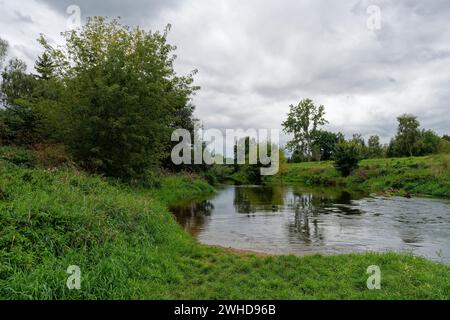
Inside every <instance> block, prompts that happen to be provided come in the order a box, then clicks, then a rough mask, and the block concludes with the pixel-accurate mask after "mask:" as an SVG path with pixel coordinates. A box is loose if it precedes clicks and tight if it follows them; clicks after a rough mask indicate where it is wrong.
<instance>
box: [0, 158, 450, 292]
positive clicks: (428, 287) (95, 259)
mask: <svg viewBox="0 0 450 320" xmlns="http://www.w3.org/2000/svg"><path fill="white" fill-rule="evenodd" d="M212 191H213V190H212V188H211V187H210V186H209V185H208V184H206V183H205V182H202V181H199V180H194V179H191V178H187V177H181V176H178V177H169V178H166V179H165V180H164V181H163V183H162V186H161V188H159V189H153V190H143V189H133V188H131V187H128V186H125V185H121V184H117V183H112V182H108V181H107V180H105V179H103V178H101V177H97V176H90V175H87V174H84V173H80V172H74V171H70V170H60V171H51V172H50V171H46V170H40V169H25V168H20V167H17V166H15V165H12V164H10V163H8V162H5V161H0V230H1V232H0V298H1V299H132V298H134V299H137V298H138V299H219V298H222V299H230V298H236V299H253V298H254V299H269V298H281V299H313V298H319V299H323V298H331V299H342V298H356V299H361V298H369V299H380V298H387V299H417V298H424V299H448V298H449V295H450V294H449V290H450V289H449V283H450V275H449V268H448V267H447V266H444V265H440V264H437V263H434V262H431V261H427V260H425V259H422V258H418V257H414V256H411V255H403V254H402V255H400V254H394V253H385V254H375V253H368V254H358V255H340V256H327V257H323V256H310V257H304V258H299V257H294V256H283V257H270V256H269V257H260V256H255V255H243V254H237V253H236V254H234V253H230V252H228V251H224V250H221V249H218V248H210V247H207V246H203V245H200V244H198V243H196V242H195V241H194V240H193V239H192V238H191V237H190V236H189V235H187V234H186V233H185V232H184V231H183V230H182V228H181V227H180V226H179V225H178V224H177V223H176V222H175V220H174V218H173V217H172V215H171V214H170V213H169V212H168V210H167V203H168V201H174V200H180V199H182V198H186V197H191V196H198V195H202V194H208V193H211V192H212ZM71 265H76V266H79V267H80V270H81V289H80V290H69V289H68V288H67V286H66V282H67V279H68V277H69V274H67V273H66V271H67V268H68V267H69V266H71ZM370 265H378V266H379V267H380V268H381V272H382V280H381V286H382V288H381V290H368V289H367V287H366V281H367V278H368V276H369V275H368V274H366V270H367V267H368V266H370Z"/></svg>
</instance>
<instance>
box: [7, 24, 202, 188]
mask: <svg viewBox="0 0 450 320" xmlns="http://www.w3.org/2000/svg"><path fill="white" fill-rule="evenodd" d="M168 30H169V28H167V29H166V30H165V31H164V33H160V32H146V31H144V30H142V29H140V28H129V27H127V26H123V25H121V24H120V23H119V22H118V21H116V20H113V21H107V20H106V19H104V18H101V17H94V18H90V19H88V21H87V23H86V25H84V26H83V28H82V29H81V30H77V31H75V30H73V31H69V32H66V33H64V39H65V43H64V44H63V45H61V46H58V47H54V46H52V45H51V44H49V42H48V41H47V40H46V38H45V37H44V36H42V37H41V38H40V39H39V42H40V43H41V45H42V47H43V49H44V52H43V53H42V55H41V56H40V57H39V58H38V60H37V61H36V65H35V70H36V73H27V67H26V65H25V64H24V63H23V62H22V61H20V60H18V59H12V60H11V61H9V63H8V64H7V66H6V67H5V69H4V71H3V73H2V81H1V98H2V99H1V100H2V103H3V105H4V108H0V143H1V144H8V145H20V146H28V147H31V148H34V147H35V146H36V145H37V144H46V145H52V144H63V145H65V146H66V147H67V151H68V152H69V153H70V155H71V157H72V158H73V160H74V161H75V162H76V164H77V165H78V166H79V167H81V168H83V169H84V170H88V171H91V172H98V173H101V174H105V175H108V176H112V177H119V178H121V179H122V180H130V179H142V178H145V177H146V175H147V174H149V172H150V173H152V172H155V171H157V170H158V169H160V168H161V167H170V169H176V168H173V167H172V163H171V162H170V150H171V146H172V145H171V139H170V137H171V134H172V131H173V130H174V129H177V128H185V129H187V130H191V132H192V131H193V130H192V129H193V128H194V122H195V120H194V118H193V110H194V107H193V105H192V104H191V97H192V95H193V94H194V93H195V91H196V90H197V89H198V88H197V87H196V86H194V85H193V74H194V73H195V71H194V72H193V73H191V74H188V75H186V76H179V75H177V74H176V73H175V71H174V68H173V62H174V59H175V55H174V53H173V51H174V50H175V47H174V46H172V45H170V44H168V43H167V40H166V39H167V33H168ZM2 43H3V42H2ZM2 48H3V49H0V54H1V53H2V52H4V48H5V44H4V43H3V45H2Z"/></svg>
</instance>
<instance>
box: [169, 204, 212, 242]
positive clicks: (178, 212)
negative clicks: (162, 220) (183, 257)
mask: <svg viewBox="0 0 450 320" xmlns="http://www.w3.org/2000/svg"><path fill="white" fill-rule="evenodd" d="M213 210H214V205H213V204H212V202H211V201H208V200H205V201H200V202H194V203H191V204H188V205H185V206H181V207H174V208H172V209H171V211H172V212H173V214H174V215H175V218H176V220H177V221H178V223H179V224H181V225H182V226H183V227H184V229H185V230H186V231H188V232H189V233H191V234H192V235H193V236H197V234H198V233H199V232H200V230H201V229H202V228H203V226H204V225H205V223H206V222H207V220H208V217H209V216H210V215H211V213H212V211H213Z"/></svg>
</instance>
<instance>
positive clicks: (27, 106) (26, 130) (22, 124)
mask: <svg viewBox="0 0 450 320" xmlns="http://www.w3.org/2000/svg"><path fill="white" fill-rule="evenodd" d="M26 69H27V66H26V64H25V63H24V62H23V61H21V60H19V59H12V60H10V61H9V63H8V65H7V66H6V67H5V69H4V70H3V72H2V82H1V86H0V88H1V92H2V103H3V107H4V108H3V109H2V110H1V111H0V122H1V127H2V129H1V132H0V140H1V141H2V143H5V144H16V145H32V144H34V143H36V142H38V141H40V135H39V132H38V123H39V116H38V115H37V114H36V112H35V111H34V110H33V109H32V104H31V100H32V96H33V91H34V88H35V86H36V79H35V78H34V76H33V75H31V74H29V73H27V72H26Z"/></svg>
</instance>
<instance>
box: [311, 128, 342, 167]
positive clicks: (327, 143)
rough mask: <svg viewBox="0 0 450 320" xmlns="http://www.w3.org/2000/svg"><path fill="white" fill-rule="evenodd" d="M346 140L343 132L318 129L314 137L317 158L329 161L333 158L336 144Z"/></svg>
mask: <svg viewBox="0 0 450 320" xmlns="http://www.w3.org/2000/svg"><path fill="white" fill-rule="evenodd" d="M340 140H344V136H343V134H342V133H334V132H330V131H325V130H317V132H316V133H315V134H314V139H313V150H317V154H318V155H317V156H316V157H315V158H316V160H323V161H327V160H330V159H332V158H333V154H334V148H335V146H336V144H337V143H338V142H339V141H340Z"/></svg>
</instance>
